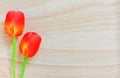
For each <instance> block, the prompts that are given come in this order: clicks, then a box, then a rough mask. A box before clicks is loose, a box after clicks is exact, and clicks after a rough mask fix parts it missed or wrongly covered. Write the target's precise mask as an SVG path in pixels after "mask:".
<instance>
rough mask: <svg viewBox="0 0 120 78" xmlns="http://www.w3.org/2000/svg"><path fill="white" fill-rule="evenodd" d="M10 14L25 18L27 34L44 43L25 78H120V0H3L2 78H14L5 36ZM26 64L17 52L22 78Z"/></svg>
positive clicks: (0, 16)
mask: <svg viewBox="0 0 120 78" xmlns="http://www.w3.org/2000/svg"><path fill="white" fill-rule="evenodd" d="M9 10H21V11H23V12H24V13H25V16H26V27H25V32H24V33H26V32H27V31H34V32H37V33H39V34H41V35H42V38H43V41H42V44H41V49H40V50H39V52H38V53H37V55H36V56H35V57H34V58H32V59H31V60H30V61H29V62H28V64H27V68H26V72H25V78H120V1H119V0H1V1H0V21H1V23H0V78H11V75H12V74H11V55H12V51H11V47H12V46H11V38H10V36H8V35H7V34H6V33H5V31H4V19H5V15H6V13H7V11H9ZM22 36H23V35H22ZM22 36H20V37H19V38H18V41H17V45H18V46H19V41H20V40H21V38H22ZM22 62H23V57H22V55H21V54H20V52H19V48H18V49H17V76H18V77H17V78H19V76H20V73H21V67H22Z"/></svg>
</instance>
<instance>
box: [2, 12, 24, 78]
mask: <svg viewBox="0 0 120 78" xmlns="http://www.w3.org/2000/svg"><path fill="white" fill-rule="evenodd" d="M24 21H25V18H24V13H23V12H21V11H9V12H8V13H7V14H6V19H5V22H4V28H5V31H6V32H7V34H8V35H10V36H11V37H12V49H13V50H12V52H13V53H12V60H13V62H12V63H13V78H16V38H17V37H18V36H20V35H21V34H22V33H23V30H24Z"/></svg>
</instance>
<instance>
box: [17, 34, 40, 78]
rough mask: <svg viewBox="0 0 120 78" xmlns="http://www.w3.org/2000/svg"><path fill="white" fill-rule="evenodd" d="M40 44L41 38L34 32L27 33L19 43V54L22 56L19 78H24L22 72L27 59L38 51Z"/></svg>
mask: <svg viewBox="0 0 120 78" xmlns="http://www.w3.org/2000/svg"><path fill="white" fill-rule="evenodd" d="M40 43H41V36H40V35H38V34H37V33H35V32H27V33H26V34H25V35H24V36H23V38H22V40H21V42H20V46H19V48H20V52H21V54H22V55H23V56H24V63H23V67H22V74H21V78H24V72H25V68H26V64H27V61H28V58H32V57H33V56H34V55H35V54H36V53H37V51H38V49H39V46H40Z"/></svg>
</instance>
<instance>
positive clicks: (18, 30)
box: [4, 11, 25, 37]
mask: <svg viewBox="0 0 120 78" xmlns="http://www.w3.org/2000/svg"><path fill="white" fill-rule="evenodd" d="M24 24H25V17H24V13H23V12H21V11H9V12H8V13H7V15H6V19H5V23H4V27H5V30H6V32H7V33H8V34H9V35H10V36H12V37H16V36H19V35H21V34H22V33H23V30H24Z"/></svg>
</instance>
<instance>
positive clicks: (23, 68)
mask: <svg viewBox="0 0 120 78" xmlns="http://www.w3.org/2000/svg"><path fill="white" fill-rule="evenodd" d="M27 61H28V58H27V57H24V63H23V66H22V74H21V77H20V78H24V72H25V68H26V64H27Z"/></svg>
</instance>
